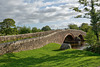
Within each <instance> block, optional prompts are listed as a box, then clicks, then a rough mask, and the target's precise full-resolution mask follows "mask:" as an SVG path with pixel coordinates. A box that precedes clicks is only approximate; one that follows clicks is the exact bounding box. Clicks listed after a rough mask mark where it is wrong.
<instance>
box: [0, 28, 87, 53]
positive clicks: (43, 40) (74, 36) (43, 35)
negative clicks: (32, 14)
mask: <svg viewBox="0 0 100 67" xmlns="http://www.w3.org/2000/svg"><path fill="white" fill-rule="evenodd" d="M85 35H86V33H85V32H83V31H81V30H71V29H68V30H56V31H47V32H38V33H29V34H21V35H12V36H0V41H7V40H8V41H9V40H14V39H22V40H18V41H14V42H8V43H2V44H0V55H3V54H5V53H11V52H19V51H24V50H32V49H37V48H41V47H43V46H44V45H46V44H48V43H58V44H62V43H64V42H66V41H77V40H82V41H83V40H84V38H83V36H85ZM30 37H31V38H30ZM32 37H33V38H32ZM23 38H24V39H23ZM25 38H26V39H25ZM27 38H28V39H27Z"/></svg>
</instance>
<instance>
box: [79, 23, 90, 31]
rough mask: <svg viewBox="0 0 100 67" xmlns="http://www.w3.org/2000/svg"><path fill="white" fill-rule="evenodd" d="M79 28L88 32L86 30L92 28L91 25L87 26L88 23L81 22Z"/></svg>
mask: <svg viewBox="0 0 100 67" xmlns="http://www.w3.org/2000/svg"><path fill="white" fill-rule="evenodd" d="M80 29H81V30H83V31H85V32H88V30H89V29H92V27H91V26H89V25H88V23H82V24H81V26H80Z"/></svg>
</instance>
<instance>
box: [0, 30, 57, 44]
mask: <svg viewBox="0 0 100 67" xmlns="http://www.w3.org/2000/svg"><path fill="white" fill-rule="evenodd" d="M53 32H55V31H45V32H37V33H28V34H19V35H9V36H0V42H1V41H9V40H16V39H24V38H29V37H33V38H34V37H40V36H45V35H48V34H51V33H53Z"/></svg>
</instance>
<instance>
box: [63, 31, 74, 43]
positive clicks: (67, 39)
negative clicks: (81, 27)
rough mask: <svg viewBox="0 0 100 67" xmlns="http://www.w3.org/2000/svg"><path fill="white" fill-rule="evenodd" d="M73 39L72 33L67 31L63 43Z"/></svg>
mask: <svg viewBox="0 0 100 67" xmlns="http://www.w3.org/2000/svg"><path fill="white" fill-rule="evenodd" d="M72 41H74V35H73V34H71V33H69V34H67V35H66V36H65V38H64V41H63V43H68V42H72Z"/></svg>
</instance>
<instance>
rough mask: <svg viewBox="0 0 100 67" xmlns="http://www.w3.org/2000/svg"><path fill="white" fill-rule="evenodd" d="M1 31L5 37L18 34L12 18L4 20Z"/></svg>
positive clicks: (0, 26) (0, 27) (0, 24)
mask: <svg viewBox="0 0 100 67" xmlns="http://www.w3.org/2000/svg"><path fill="white" fill-rule="evenodd" d="M0 30H1V33H2V34H5V35H9V34H10V35H11V34H17V28H16V25H15V21H14V20H13V19H11V18H7V19H4V20H3V22H1V23H0Z"/></svg>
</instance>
